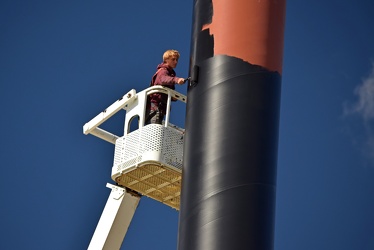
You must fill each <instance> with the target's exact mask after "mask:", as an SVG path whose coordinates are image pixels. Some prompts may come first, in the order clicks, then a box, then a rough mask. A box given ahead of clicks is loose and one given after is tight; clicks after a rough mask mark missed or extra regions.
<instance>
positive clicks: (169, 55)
mask: <svg viewBox="0 0 374 250" xmlns="http://www.w3.org/2000/svg"><path fill="white" fill-rule="evenodd" d="M179 57H180V54H179V52H178V51H176V50H167V51H165V53H164V55H163V63H161V64H159V65H158V66H157V72H156V73H155V74H154V75H153V77H152V81H151V86H154V85H162V86H165V87H168V88H171V89H175V84H179V85H182V84H184V83H185V81H186V80H185V79H184V78H181V77H177V76H176V75H175V71H174V68H175V67H177V64H178V59H179ZM167 98H168V97H167V95H166V94H161V93H156V94H151V95H150V97H149V98H148V102H147V111H146V119H145V124H149V123H157V124H162V120H163V119H164V116H165V113H166V106H167Z"/></svg>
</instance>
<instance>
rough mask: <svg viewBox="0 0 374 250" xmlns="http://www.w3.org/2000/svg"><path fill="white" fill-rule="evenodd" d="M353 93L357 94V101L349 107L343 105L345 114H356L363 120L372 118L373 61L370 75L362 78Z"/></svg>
mask: <svg viewBox="0 0 374 250" xmlns="http://www.w3.org/2000/svg"><path fill="white" fill-rule="evenodd" d="M354 94H355V95H357V96H358V101H357V102H356V103H354V104H353V105H352V106H351V107H345V110H344V113H345V115H349V114H358V115H360V116H362V118H363V119H364V120H365V121H368V120H370V119H374V63H373V64H372V69H371V73H370V75H369V76H368V77H367V78H364V79H363V82H362V84H361V85H360V86H358V87H357V88H356V89H355V91H354Z"/></svg>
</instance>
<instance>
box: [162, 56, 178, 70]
mask: <svg viewBox="0 0 374 250" xmlns="http://www.w3.org/2000/svg"><path fill="white" fill-rule="evenodd" d="M165 62H166V64H167V65H169V66H170V67H172V68H173V69H174V68H175V67H177V64H178V58H177V57H176V56H172V57H169V58H168V59H166V60H165Z"/></svg>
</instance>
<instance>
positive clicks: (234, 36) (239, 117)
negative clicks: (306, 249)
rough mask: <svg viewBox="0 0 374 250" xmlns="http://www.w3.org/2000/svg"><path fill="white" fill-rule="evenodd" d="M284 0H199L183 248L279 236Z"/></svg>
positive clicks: (251, 243)
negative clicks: (277, 203) (277, 204)
mask: <svg viewBox="0 0 374 250" xmlns="http://www.w3.org/2000/svg"><path fill="white" fill-rule="evenodd" d="M284 16H285V0H280V1H275V0H267V1H247V0H195V1H194V23H193V30H192V45H191V69H190V75H191V76H193V77H192V78H193V79H192V81H191V83H190V86H189V89H188V102H187V114H186V135H185V147H184V166H183V172H182V193H181V206H180V215H179V229H178V250H236V249H238V250H239V249H240V250H242V249H251V250H270V249H273V245H274V244H273V242H274V221H275V196H276V172H277V151H278V130H279V128H278V127H279V106H280V92H281V71H282V57H283V33H284V32H283V31H284Z"/></svg>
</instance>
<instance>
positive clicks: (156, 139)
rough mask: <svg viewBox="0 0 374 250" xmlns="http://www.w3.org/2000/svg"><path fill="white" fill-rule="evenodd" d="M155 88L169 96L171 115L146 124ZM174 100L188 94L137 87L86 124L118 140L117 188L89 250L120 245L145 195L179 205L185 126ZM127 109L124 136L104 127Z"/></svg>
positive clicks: (94, 131)
mask: <svg viewBox="0 0 374 250" xmlns="http://www.w3.org/2000/svg"><path fill="white" fill-rule="evenodd" d="M154 93H163V94H166V95H167V96H168V99H167V109H166V114H165V120H164V121H163V124H162V125H160V124H148V125H145V118H146V105H147V99H148V96H149V95H151V94H154ZM172 100H173V101H180V102H184V103H186V101H187V98H186V96H185V95H183V94H180V93H178V92H177V91H175V90H172V89H169V88H166V87H162V86H153V87H150V88H147V89H145V90H143V91H141V92H139V93H137V92H136V91H135V90H134V89H132V90H130V91H129V92H128V93H126V94H125V95H124V96H123V97H121V98H120V99H118V100H117V101H116V102H114V103H113V104H112V105H110V106H109V107H108V108H107V109H105V110H104V111H103V112H101V113H100V114H98V115H97V116H96V117H94V118H93V119H92V120H91V121H89V122H88V123H86V124H85V125H84V126H83V133H84V134H86V135H87V134H92V135H94V136H96V137H99V138H100V139H103V140H105V141H107V142H110V143H112V144H114V145H115V150H114V161H113V167H112V174H111V177H112V179H113V181H114V182H115V183H116V185H113V184H109V183H108V184H107V187H108V188H111V189H112V191H111V193H110V195H109V198H108V201H107V203H106V205H105V208H104V210H103V213H102V215H101V217H100V220H99V223H98V225H97V227H96V230H95V233H94V235H93V237H92V239H91V242H90V245H89V247H88V249H119V248H120V247H121V244H122V242H123V239H124V237H125V235H126V232H127V229H128V227H129V225H130V223H131V220H132V217H133V215H134V213H135V211H136V208H137V206H138V203H139V200H140V197H141V196H143V195H144V196H148V197H150V198H152V199H154V200H157V201H159V202H162V203H164V204H165V205H167V206H170V207H172V208H174V209H176V210H179V203H180V190H181V179H182V164H183V162H182V161H183V142H184V129H183V128H180V127H178V126H176V125H173V124H171V123H170V121H169V120H170V107H171V102H172ZM121 110H125V111H126V116H125V123H124V133H123V136H118V135H115V134H113V133H110V132H108V131H106V130H104V129H102V128H99V126H100V125H101V124H103V123H104V122H105V121H107V120H108V119H109V118H110V117H112V116H113V115H115V114H116V113H118V112H119V111H121ZM136 121H137V124H136V125H137V128H136V129H132V125H133V123H134V122H136Z"/></svg>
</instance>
